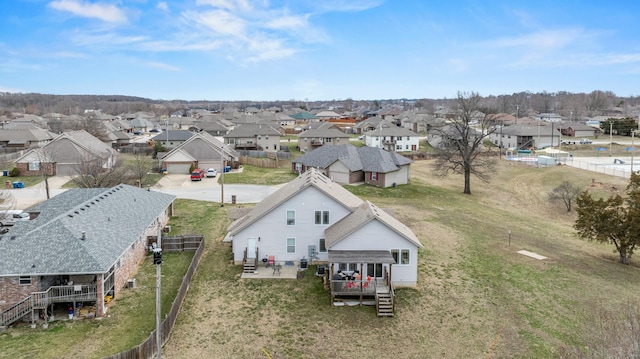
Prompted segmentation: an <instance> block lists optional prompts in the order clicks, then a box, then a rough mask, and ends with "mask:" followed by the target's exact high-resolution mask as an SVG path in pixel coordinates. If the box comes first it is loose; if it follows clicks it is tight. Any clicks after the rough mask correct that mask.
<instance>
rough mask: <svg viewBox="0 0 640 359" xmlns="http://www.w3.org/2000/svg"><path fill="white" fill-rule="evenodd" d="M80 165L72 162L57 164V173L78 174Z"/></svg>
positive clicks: (61, 174)
mask: <svg viewBox="0 0 640 359" xmlns="http://www.w3.org/2000/svg"><path fill="white" fill-rule="evenodd" d="M78 167H79V166H78V165H74V164H70V163H58V164H56V174H57V175H58V176H75V175H77V174H78Z"/></svg>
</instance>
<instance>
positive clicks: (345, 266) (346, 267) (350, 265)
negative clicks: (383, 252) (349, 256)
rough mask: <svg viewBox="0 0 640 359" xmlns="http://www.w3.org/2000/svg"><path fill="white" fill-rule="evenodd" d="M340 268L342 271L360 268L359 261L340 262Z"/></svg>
mask: <svg viewBox="0 0 640 359" xmlns="http://www.w3.org/2000/svg"><path fill="white" fill-rule="evenodd" d="M338 270H341V271H356V270H358V263H340V264H339V265H338Z"/></svg>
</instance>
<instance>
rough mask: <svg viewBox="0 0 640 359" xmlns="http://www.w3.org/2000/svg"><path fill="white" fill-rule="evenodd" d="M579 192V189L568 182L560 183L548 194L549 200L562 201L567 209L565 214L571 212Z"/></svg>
mask: <svg viewBox="0 0 640 359" xmlns="http://www.w3.org/2000/svg"><path fill="white" fill-rule="evenodd" d="M581 191H582V190H581V189H580V187H578V186H576V185H574V184H573V183H571V182H569V181H562V183H560V185H559V186H558V187H556V188H554V189H553V191H551V193H549V200H551V201H562V202H563V203H564V205H565V207H567V212H571V206H572V205H573V202H574V201H575V199H576V197H578V195H579V194H580V192H581Z"/></svg>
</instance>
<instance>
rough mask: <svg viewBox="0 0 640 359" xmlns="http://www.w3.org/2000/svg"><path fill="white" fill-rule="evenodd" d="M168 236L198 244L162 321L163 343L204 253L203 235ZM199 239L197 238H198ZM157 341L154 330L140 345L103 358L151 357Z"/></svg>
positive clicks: (163, 243)
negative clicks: (186, 239) (176, 293)
mask: <svg viewBox="0 0 640 359" xmlns="http://www.w3.org/2000/svg"><path fill="white" fill-rule="evenodd" d="M168 238H188V241H184V242H183V243H187V242H188V243H192V242H193V243H195V242H196V241H197V242H198V246H197V248H196V249H195V251H196V253H195V254H194V256H193V259H192V260H191V265H189V269H188V270H187V273H186V274H185V275H184V278H182V284H181V285H180V289H179V290H178V295H176V299H174V301H173V303H172V304H171V311H169V313H168V314H167V316H166V317H165V319H164V321H163V322H162V344H163V345H164V344H165V343H166V342H167V340H169V337H170V335H171V330H172V329H173V325H174V324H175V323H176V319H177V318H178V313H179V312H180V308H181V307H182V303H183V302H184V297H186V295H187V290H188V289H189V284H190V283H191V279H192V278H193V275H194V274H195V272H196V269H197V268H198V264H200V259H201V258H202V254H203V253H204V237H203V236H179V237H168ZM198 239H199V240H198ZM165 242H168V243H170V242H169V241H167V240H166V239H165V237H162V250H163V251H164V250H165ZM183 250H193V249H183ZM167 251H172V250H171V249H167ZM173 251H176V250H173ZM157 348H158V345H157V341H156V331H155V330H154V331H153V332H151V334H149V337H148V338H147V339H146V340H145V341H144V342H142V343H141V344H140V345H138V346H136V347H134V348H131V349H129V350H127V351H124V352H120V353H118V354H115V355H112V356H109V357H106V358H104V359H139V358H153V357H155V356H156V355H157Z"/></svg>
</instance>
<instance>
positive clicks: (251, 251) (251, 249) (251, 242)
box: [247, 238, 258, 259]
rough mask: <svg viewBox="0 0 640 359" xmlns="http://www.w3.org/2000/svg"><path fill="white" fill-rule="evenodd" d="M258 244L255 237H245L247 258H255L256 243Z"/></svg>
mask: <svg viewBox="0 0 640 359" xmlns="http://www.w3.org/2000/svg"><path fill="white" fill-rule="evenodd" d="M257 244H258V240H257V239H256V238H249V239H247V258H251V259H255V258H256V245H257Z"/></svg>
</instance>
